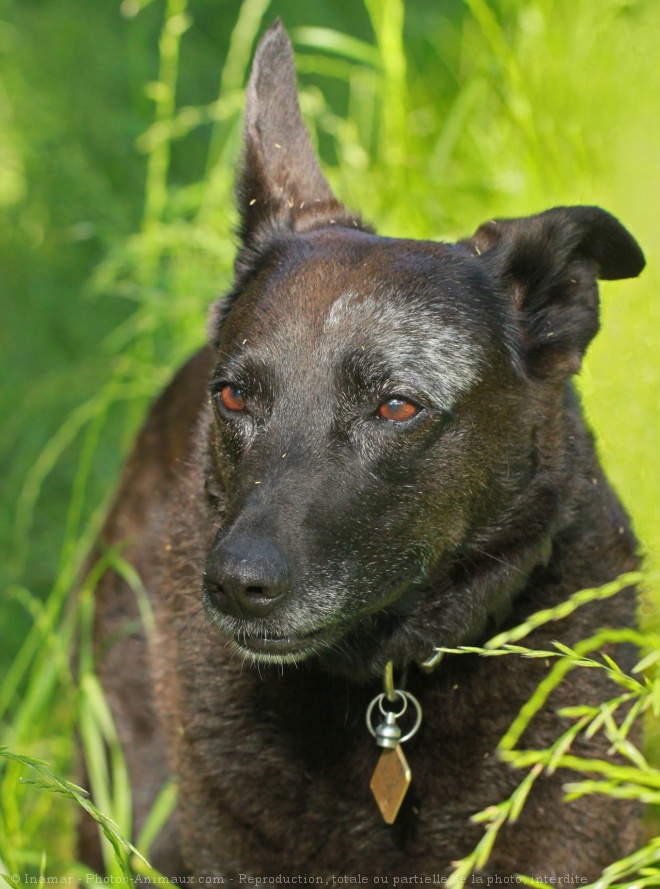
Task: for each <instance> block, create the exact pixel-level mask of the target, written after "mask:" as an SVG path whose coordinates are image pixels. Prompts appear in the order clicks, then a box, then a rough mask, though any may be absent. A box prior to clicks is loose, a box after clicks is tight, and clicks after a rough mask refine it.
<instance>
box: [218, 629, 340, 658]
mask: <svg viewBox="0 0 660 889" xmlns="http://www.w3.org/2000/svg"><path fill="white" fill-rule="evenodd" d="M323 637H324V632H323V630H312V631H310V632H309V633H304V634H301V635H293V634H290V635H286V636H276V635H273V634H270V633H263V632H262V633H260V634H259V635H252V634H250V632H249V631H247V630H246V631H243V632H241V633H237V634H235V635H234V636H233V637H232V639H233V642H234V645H235V646H236V647H237V648H238V650H239V651H240V652H242V653H244V654H250V655H252V657H254V658H255V659H256V660H263V661H268V662H270V663H275V662H279V663H286V662H292V661H298V660H302V659H303V658H307V657H309V656H310V655H312V654H315V653H316V652H317V651H318V650H319V649H321V648H322V647H323V646H324V644H325V642H324V638H323Z"/></svg>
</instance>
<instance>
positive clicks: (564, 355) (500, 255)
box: [463, 207, 645, 376]
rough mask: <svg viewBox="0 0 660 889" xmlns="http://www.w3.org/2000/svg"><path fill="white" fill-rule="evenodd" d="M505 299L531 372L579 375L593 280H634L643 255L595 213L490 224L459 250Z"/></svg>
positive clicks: (593, 321)
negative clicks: (483, 267) (476, 260)
mask: <svg viewBox="0 0 660 889" xmlns="http://www.w3.org/2000/svg"><path fill="white" fill-rule="evenodd" d="M463 244H464V245H465V246H467V247H469V248H470V249H471V250H472V251H473V252H474V253H477V254H478V255H479V256H481V258H482V259H483V261H484V262H485V263H487V264H488V266H489V271H490V273H491V274H492V275H494V276H495V277H496V279H498V280H499V281H500V282H501V285H502V286H503V287H505V288H506V290H507V291H508V292H509V294H510V298H511V300H512V302H513V306H514V309H515V310H516V311H517V316H518V320H519V323H520V326H521V328H522V333H523V349H524V351H525V356H526V362H527V365H528V368H529V369H530V371H531V372H533V373H536V374H539V375H540V374H546V375H547V374H553V375H559V376H565V375H566V374H569V373H576V372H577V371H578V370H579V369H580V364H581V361H582V356H583V355H584V353H585V351H586V348H587V346H588V345H589V343H590V342H591V339H592V338H593V337H594V335H595V334H596V332H597V331H598V326H599V321H598V286H597V284H596V279H597V278H603V279H617V278H633V277H636V276H637V275H639V273H640V272H641V271H642V269H643V268H644V265H645V260H644V254H643V253H642V251H641V249H640V247H639V244H638V243H637V242H636V241H635V239H634V238H633V237H632V235H631V234H630V233H629V232H628V231H626V229H625V228H624V227H623V226H622V225H621V223H620V222H619V221H618V220H617V219H615V218H614V216H611V215H610V214H609V213H606V212H605V211H604V210H601V209H600V208H598V207H556V208H555V209H553V210H548V211H546V212H545V213H540V214H538V215H537V216H529V217H527V218H523V219H496V220H493V221H492V222H487V223H486V224H485V225H482V226H481V227H480V228H479V229H478V230H477V231H476V233H475V234H474V236H473V237H472V238H471V239H470V240H469V241H465V242H463Z"/></svg>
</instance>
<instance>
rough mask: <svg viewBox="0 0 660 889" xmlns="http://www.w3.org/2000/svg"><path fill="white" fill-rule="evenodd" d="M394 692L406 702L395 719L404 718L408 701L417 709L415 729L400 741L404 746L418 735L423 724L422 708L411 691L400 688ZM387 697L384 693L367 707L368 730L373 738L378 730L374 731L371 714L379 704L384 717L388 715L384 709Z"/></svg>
mask: <svg viewBox="0 0 660 889" xmlns="http://www.w3.org/2000/svg"><path fill="white" fill-rule="evenodd" d="M394 691H395V694H397V695H399V696H400V697H401V698H402V699H403V701H404V706H403V709H402V710H401V712H400V713H397V714H395V719H398V718H399V717H400V716H403V714H404V713H405V712H406V710H407V708H408V701H410V703H411V704H412V705H413V707H414V708H415V724H414V725H413V727H412V728H411V729H410V731H409V732H408V733H407V734H406V735H403V737H401V738H400V739H399V744H403V743H404V742H405V741H409V740H410V739H411V738H412V736H413V735H415V734H417V732H418V730H419V727H420V725H421V724H422V706H421V704H420V703H419V701H418V700H417V698H416V697H415V696H414V695H413V694H411V693H410V692H409V691H402V690H401V689H399V688H397V689H395V690H394ZM385 697H386V695H385V694H384V693H381V694H379V695H377V696H376V697H375V698H374V699H373V701H372V702H371V703H370V704H369V706H368V707H367V713H366V718H365V721H366V723H367V728H368V729H369V734H370V735H371V736H372V737H373V738H375V737H376V730H375V729H374V727H373V726H372V724H371V714H372V713H373V711H374V707H375V706H376V704H378V709H379V710H380V712H381V713H382V714H383V716H386V715H387V713H388V711H387V710H385V709H384V708H383V700H384V698H385ZM389 712H391V711H389Z"/></svg>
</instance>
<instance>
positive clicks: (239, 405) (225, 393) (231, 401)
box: [220, 383, 245, 412]
mask: <svg viewBox="0 0 660 889" xmlns="http://www.w3.org/2000/svg"><path fill="white" fill-rule="evenodd" d="M220 401H221V402H222V403H223V405H224V406H225V407H226V408H227V410H228V411H234V412H237V411H243V410H245V399H244V398H243V393H242V392H241V390H240V389H239V388H238V386H233V385H232V384H231V383H225V385H224V386H223V387H222V389H221V390H220Z"/></svg>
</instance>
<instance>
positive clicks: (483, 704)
mask: <svg viewBox="0 0 660 889" xmlns="http://www.w3.org/2000/svg"><path fill="white" fill-rule="evenodd" d="M238 203H239V208H240V219H241V223H240V249H239V251H238V255H237V259H236V266H235V281H234V285H233V289H232V291H231V293H230V294H228V295H227V296H226V297H225V298H223V299H221V300H220V301H218V303H217V304H216V305H215V306H214V307H213V309H212V312H211V316H210V322H209V346H208V347H206V348H204V349H203V350H202V351H201V352H199V353H198V354H197V355H195V356H194V357H193V358H192V359H191V360H190V361H189V363H188V364H187V365H186V366H185V367H184V368H183V369H182V370H181V371H180V372H179V373H178V375H177V376H176V377H175V379H174V381H173V382H172V383H171V385H170V386H169V388H168V389H167V390H166V391H165V392H164V393H163V394H162V395H161V397H160V398H159V399H158V400H157V401H156V403H155V404H154V406H153V407H152V409H151V412H150V413H149V416H148V418H147V421H146V424H145V426H144V428H143V429H142V432H141V433H140V436H139V438H138V441H137V445H136V447H135V451H134V453H133V456H132V457H131V459H130V461H129V462H128V464H127V467H126V469H125V471H124V475H123V479H122V482H121V485H120V489H119V492H118V495H117V498H116V500H115V503H114V507H113V508H112V510H111V513H110V515H109V518H108V520H107V523H106V526H105V530H104V532H103V535H102V547H107V546H112V545H118V544H120V543H122V542H124V543H127V549H126V550H125V557H126V558H127V559H128V560H129V561H130V562H131V563H132V565H133V566H134V567H135V569H137V571H138V573H139V575H140V576H141V578H142V580H143V582H144V585H145V587H146V589H147V591H148V593H149V596H150V600H151V606H152V608H153V612H154V616H155V631H154V632H153V633H152V634H151V635H150V634H149V633H147V632H146V631H145V630H144V628H142V629H140V630H137V631H133V632H129V631H127V630H126V627H127V626H128V625H129V624H131V622H135V623H138V624H139V623H140V613H139V611H138V608H137V606H136V603H135V597H134V594H133V592H132V591H131V590H130V588H129V587H128V585H127V584H126V583H125V582H124V581H123V580H122V579H121V578H120V577H119V576H118V575H117V574H116V573H113V572H108V573H106V575H105V577H104V578H103V580H102V582H101V584H100V585H99V588H98V593H97V617H96V627H95V638H96V644H97V651H98V652H99V655H98V657H99V664H98V669H99V672H100V675H101V678H102V681H103V684H104V686H105V689H106V693H107V696H108V700H109V702H110V705H111V708H112V711H113V714H114V718H115V721H116V724H117V729H118V733H119V737H120V740H121V741H122V743H123V745H124V750H125V753H126V758H127V761H128V766H129V769H130V774H131V779H132V783H133V792H134V801H133V802H134V810H135V821H136V824H137V828H139V827H140V824H141V823H142V822H143V820H144V817H145V814H146V812H147V811H148V810H149V807H150V806H151V804H152V802H153V800H154V798H155V796H156V795H157V793H158V791H159V789H160V787H161V786H162V784H163V782H164V781H165V780H166V779H167V776H168V775H169V774H173V775H174V776H175V777H176V780H177V783H178V787H179V801H178V806H177V810H176V812H175V814H174V816H173V817H172V819H171V820H170V822H168V824H167V826H166V828H165V829H164V830H163V832H162V833H161V835H160V837H159V839H158V840H157V842H156V844H155V845H154V847H153V849H152V856H153V858H152V860H153V863H154V864H155V866H156V867H158V868H159V869H160V870H162V871H163V872H164V873H166V874H168V875H170V876H173V877H177V876H180V875H184V874H192V875H194V876H196V877H198V878H215V879H217V880H218V881H220V880H225V881H229V880H233V881H234V882H250V881H251V882H254V881H255V880H256V879H264V880H270V881H271V882H273V881H277V880H278V879H279V881H284V882H286V881H289V882H291V881H296V880H297V881H298V882H302V881H307V882H312V881H314V880H317V879H319V880H321V879H322V880H323V881H325V882H337V881H338V880H339V882H341V880H342V879H344V880H345V881H346V882H348V881H351V882H355V881H356V880H358V881H361V882H364V883H369V884H370V885H371V884H373V883H375V882H381V881H382V882H385V881H386V880H388V879H389V880H393V878H394V877H397V878H399V880H400V881H403V880H404V878H405V879H407V880H408V881H410V880H412V879H413V878H414V875H423V876H424V878H433V879H437V880H442V879H443V878H445V877H446V876H447V875H448V874H449V873H450V872H451V869H452V862H453V861H456V860H457V859H460V858H461V857H462V856H465V855H466V854H467V853H469V852H470V851H471V850H472V849H473V847H474V846H475V845H476V843H477V842H478V840H479V838H480V837H481V836H482V833H483V828H482V827H481V826H480V825H479V824H474V823H472V822H471V821H470V818H471V816H472V815H474V814H475V813H476V812H478V811H479V810H481V809H482V808H484V807H485V806H488V805H490V804H493V803H497V802H499V801H501V800H503V799H505V798H507V797H508V796H509V795H510V794H511V793H512V791H513V790H514V789H515V788H516V787H517V785H518V784H519V782H520V780H521V778H522V775H521V773H520V772H517V771H515V770H513V769H512V768H510V767H509V766H508V765H507V764H506V763H503V762H502V761H500V759H499V758H498V756H497V755H496V747H497V744H498V742H499V740H500V739H501V737H502V736H503V735H504V733H505V732H506V730H507V728H508V727H509V726H510V724H511V723H512V721H513V720H514V718H515V717H516V715H517V713H518V712H519V710H520V708H521V706H522V705H523V704H524V703H525V701H526V700H527V699H528V698H529V697H530V696H531V694H532V693H533V691H534V689H535V688H536V687H537V685H538V683H539V682H540V681H541V679H542V678H543V676H544V675H545V672H546V670H547V667H546V665H545V664H544V662H543V661H538V660H532V661H523V660H520V659H517V658H509V657H503V658H479V657H477V656H476V655H472V656H471V655H460V656H459V655H453V656H452V655H449V656H446V657H445V658H444V660H442V661H441V662H440V663H439V664H438V665H437V667H436V668H435V670H433V671H431V672H425V671H424V670H422V669H420V668H419V665H424V664H427V666H428V664H429V659H431V658H432V657H433V655H434V652H435V651H436V649H438V648H439V647H445V648H455V647H456V646H460V645H466V644H470V643H473V644H474V643H480V642H483V641H484V640H486V639H488V638H489V636H491V635H492V634H493V633H494V632H495V631H496V630H497V629H501V628H503V627H507V626H509V627H510V626H514V625H516V624H518V623H520V622H522V621H524V620H525V619H526V618H527V617H528V616H529V615H530V614H532V613H534V612H536V611H537V610H539V609H541V608H549V607H552V606H554V605H556V604H558V603H560V602H563V601H564V600H565V599H567V598H568V597H569V596H570V595H571V594H572V593H574V592H576V591H577V590H580V589H583V588H587V587H594V586H598V585H600V584H603V583H605V582H608V581H611V580H612V579H614V578H616V577H617V576H619V575H620V574H622V573H623V572H627V571H630V570H634V569H635V568H636V567H637V566H638V557H637V554H636V541H635V538H634V536H633V534H632V532H631V529H630V525H629V522H628V519H627V517H626V515H625V512H624V510H623V509H622V507H621V505H620V504H619V501H618V500H617V498H616V496H615V494H614V493H613V491H612V489H611V488H610V486H609V485H608V483H607V480H606V479H605V477H604V475H603V472H602V470H601V468H600V466H599V463H598V459H597V456H596V454H595V450H594V444H593V441H592V437H591V435H590V433H589V432H588V430H587V428H586V426H585V423H584V420H583V418H582V413H581V409H580V405H579V401H578V399H577V397H576V394H575V391H574V388H573V385H572V383H571V378H572V376H573V375H574V374H575V373H576V372H577V371H578V370H579V368H580V364H581V361H582V358H583V355H584V353H585V350H586V349H587V346H588V345H589V343H590V341H591V339H592V338H593V336H594V335H595V334H596V332H597V330H598V324H599V322H598V289H597V283H596V281H597V279H599V278H600V279H619V278H630V277H634V276H636V275H638V274H639V273H640V272H641V270H642V268H643V267H644V257H643V254H642V252H641V250H640V248H639V246H638V245H637V243H636V242H635V240H634V239H633V237H632V236H631V235H630V234H629V233H628V232H627V231H626V229H625V228H624V227H623V226H622V225H621V224H620V223H619V222H618V221H617V220H616V219H615V218H614V217H612V216H611V215H609V214H608V213H606V212H605V211H603V210H601V209H598V208H595V207H559V208H555V209H552V210H548V211H547V212H544V213H541V214H539V215H536V216H531V217H529V218H525V219H508V220H494V221H490V222H487V223H486V224H485V225H482V226H481V227H480V228H479V229H478V230H477V232H476V233H475V234H474V235H473V236H472V237H470V238H467V239H466V240H463V241H460V242H458V243H456V244H451V245H450V244H444V243H431V242H423V241H420V242H418V241H411V240H401V239H396V238H385V237H379V236H377V235H376V234H375V233H374V232H373V231H372V230H371V229H370V228H369V227H368V226H367V225H366V224H364V223H363V222H362V220H361V219H360V218H359V217H358V216H355V215H352V214H351V213H350V212H349V211H347V210H346V209H345V208H344V207H343V206H342V205H341V204H340V203H339V202H338V200H337V199H336V197H335V196H334V194H333V193H332V191H331V189H330V187H329V185H328V183H327V182H326V180H325V178H324V177H323V175H322V173H321V171H320V168H319V164H318V160H317V158H316V156H315V153H314V150H313V148H312V145H311V142H310V139H309V135H308V133H307V131H306V129H305V127H304V124H303V122H302V119H301V115H300V110H299V107H298V100H297V94H296V83H295V72H294V65H293V55H292V50H291V46H290V43H289V40H288V38H287V36H286V32H285V31H284V29H283V27H282V25H281V24H280V23H279V22H278V23H276V24H275V25H274V26H273V27H271V29H270V30H269V31H268V32H267V33H266V34H265V36H264V37H263V39H262V41H261V43H260V45H259V47H258V50H257V53H256V57H255V60H254V64H253V69H252V73H251V77H250V81H249V85H248V88H247V93H246V106H245V121H244V155H243V160H242V167H241V172H240V178H239V184H238ZM102 547H100V549H102ZM634 608H635V592H634V590H633V589H627V590H624V591H623V592H622V593H621V594H620V595H618V596H617V597H616V598H615V599H612V600H608V601H607V602H602V601H601V602H594V603H593V604H591V605H589V606H585V607H584V608H581V609H579V610H577V611H575V612H574V613H573V614H571V615H570V616H569V617H568V618H567V619H566V620H565V621H563V623H562V625H561V634H562V635H561V638H562V640H563V641H564V642H565V643H567V644H574V643H576V642H577V641H579V640H580V639H583V638H586V637H588V636H590V635H592V634H593V633H594V632H595V631H596V629H598V628H599V627H601V626H628V625H630V624H631V623H632V622H633V620H634ZM557 632H558V630H557V627H556V626H554V627H553V628H551V629H549V628H548V627H542V628H540V629H538V630H536V631H535V632H534V633H533V634H532V635H531V636H530V637H529V640H528V644H529V645H530V646H532V647H536V648H541V649H547V648H549V647H550V645H551V641H552V639H553V638H554V637H555V635H556V633H557ZM622 656H623V657H624V659H625V653H624V655H622ZM388 665H392V666H391V667H389V666H388ZM388 670H390V671H391V672H390V674H389V675H393V676H394V677H395V680H396V684H397V689H393V688H392V687H391V688H389V689H388V694H387V696H386V698H382V697H381V698H379V697H378V695H379V692H380V691H381V682H382V677H383V676H384V675H385V676H386V677H387V675H388ZM403 671H407V674H408V675H407V684H406V686H405V690H399V689H398V683H399V676H400V674H401V673H402V672H403ZM611 696H612V695H611V693H609V688H608V685H607V679H606V678H604V675H603V671H599V670H591V671H574V673H572V674H570V676H569V678H568V681H567V682H566V683H565V684H564V685H562V687H561V691H560V692H558V693H557V694H556V695H555V697H553V698H551V700H550V702H549V704H548V705H547V706H546V707H545V708H544V709H543V710H542V711H541V713H539V714H538V716H537V717H536V718H535V719H534V720H533V722H532V724H531V726H530V727H529V729H528V731H527V733H526V735H525V739H524V741H525V744H526V745H527V746H528V747H533V748H538V747H539V746H541V747H544V746H547V745H548V744H550V743H551V742H552V741H553V740H554V739H555V738H556V737H558V735H559V734H560V733H561V732H562V731H564V730H565V729H566V727H567V723H566V720H565V719H562V718H561V716H559V715H558V714H557V708H558V707H559V706H566V705H568V704H578V703H585V702H590V701H591V702H594V701H601V700H605V699H607V697H611ZM388 698H389V699H391V700H393V701H394V702H395V704H393V705H392V706H390V705H389V704H388V703H387V699H388ZM372 700H373V701H376V702H377V703H378V706H379V707H381V708H382V709H383V717H384V722H383V724H385V723H388V725H389V726H390V728H392V730H393V732H394V736H395V735H396V732H397V731H399V730H400V731H404V732H408V731H409V730H411V723H412V721H413V719H412V718H411V717H414V716H415V713H416V712H417V711H416V709H415V708H416V707H417V706H418V707H419V712H420V713H421V714H422V716H423V719H422V724H421V728H419V731H417V733H416V734H415V736H414V738H412V739H411V740H410V742H409V743H407V744H406V747H405V751H406V756H407V758H408V761H409V763H410V766H409V768H410V770H411V771H412V784H411V787H410V789H409V791H408V792H407V794H406V795H405V797H404V798H403V801H402V802H401V801H400V800H399V801H398V802H397V805H399V804H400V809H399V811H398V814H397V813H395V814H396V818H392V817H391V815H392V813H390V818H389V820H390V821H391V822H392V823H387V822H386V821H385V820H384V819H383V817H382V816H381V812H380V811H379V808H378V805H377V802H378V803H379V804H382V803H383V798H382V797H383V791H382V789H381V798H380V800H379V799H374V796H373V795H372V792H371V790H370V781H371V780H372V773H373V772H374V768H375V766H376V763H377V762H378V757H379V755H382V756H385V755H386V754H387V755H389V754H388V753H387V750H388V748H387V744H389V743H390V742H389V741H388V740H387V737H389V736H388V735H387V731H385V733H383V731H380V734H378V727H375V722H376V721H377V719H376V717H374V715H373V713H374V712H376V713H377V712H378V708H376V709H375V710H374V707H372V708H371V710H372V712H371V717H370V726H371V733H375V734H377V736H378V740H379V741H380V742H382V743H385V745H386V746H385V752H384V753H382V754H381V750H380V748H379V746H378V745H377V744H376V742H375V741H374V739H373V738H372V737H371V734H370V731H368V730H367V727H366V726H365V711H366V710H367V707H368V705H369V704H370V702H371V701H372ZM403 704H409V705H410V707H409V709H410V713H409V714H407V715H406V716H398V712H399V710H400V709H402V706H403ZM397 708H398V709H397ZM390 710H396V711H397V713H396V714H393V715H391V716H389V717H388V716H387V713H388V712H389V711H390ZM397 719H400V721H401V725H399V723H398V722H397ZM380 729H382V726H380ZM386 736H387V737H386ZM383 739H385V740H384V741H383ZM591 743H592V746H591V747H590V748H589V749H590V750H591V752H592V753H593V752H594V751H595V752H596V753H597V754H598V755H602V756H606V755H607V753H606V746H607V745H606V744H605V743H604V742H603V741H599V740H598V736H597V737H596V738H594V739H593V741H592V742H591ZM395 745H396V737H394V742H392V743H391V744H390V747H395ZM390 752H391V751H390ZM397 755H398V754H397ZM387 761H388V762H391V761H392V760H387ZM405 770H406V767H405V766H404V772H405ZM374 780H375V779H374ZM401 780H403V781H404V783H406V781H407V777H405V776H404V779H401ZM563 781H565V773H564V777H563V778H562V777H561V776H560V775H557V774H555V775H553V776H542V777H540V778H539V779H538V780H537V782H536V784H535V787H534V789H533V791H532V793H531V795H530V797H529V800H528V802H527V804H526V806H525V808H524V810H523V812H522V815H521V817H520V818H519V820H518V822H517V823H516V824H515V825H511V826H508V827H507V828H506V829H505V830H504V831H502V833H501V834H500V836H499V837H498V840H497V843H496V844H495V847H494V849H493V852H492V855H491V858H490V860H489V863H488V864H487V865H485V867H484V868H483V869H482V870H481V871H480V872H479V874H480V875H481V877H482V878H483V877H490V878H493V879H494V878H495V877H497V878H499V879H504V878H505V877H506V878H510V877H512V875H513V874H516V873H525V874H533V875H537V876H538V875H541V878H545V879H548V878H550V877H556V876H564V875H565V874H567V873H571V874H574V875H576V877H577V876H578V875H579V877H580V879H581V880H583V881H586V880H587V879H594V878H595V877H596V876H597V875H598V874H599V873H600V871H601V868H603V867H604V866H606V865H607V864H608V863H610V862H611V861H612V860H613V859H614V858H616V857H619V856H622V855H624V854H627V853H629V852H630V851H631V849H632V848H633V845H634V843H635V841H636V836H637V828H636V809H635V807H634V805H633V804H632V803H630V802H627V801H621V802H620V803H618V804H613V803H612V801H611V800H610V799H608V798H604V797H600V798H599V797H598V796H590V797H584V798H582V799H579V800H576V801H574V802H572V803H564V802H563V801H562V796H563V791H562V782H563ZM395 783H396V782H395ZM397 792H398V791H397ZM374 793H375V794H376V796H377V797H378V789H377V788H376V789H375V791H374ZM96 843H97V840H96V838H95V834H94V830H93V829H92V825H91V823H86V824H84V825H83V827H82V829H81V847H82V851H83V855H84V857H85V859H86V860H87V861H88V862H90V863H92V864H96V866H98V867H100V866H101V865H100V860H99V852H98V847H97V845H96Z"/></svg>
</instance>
